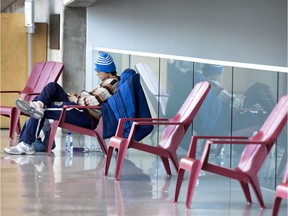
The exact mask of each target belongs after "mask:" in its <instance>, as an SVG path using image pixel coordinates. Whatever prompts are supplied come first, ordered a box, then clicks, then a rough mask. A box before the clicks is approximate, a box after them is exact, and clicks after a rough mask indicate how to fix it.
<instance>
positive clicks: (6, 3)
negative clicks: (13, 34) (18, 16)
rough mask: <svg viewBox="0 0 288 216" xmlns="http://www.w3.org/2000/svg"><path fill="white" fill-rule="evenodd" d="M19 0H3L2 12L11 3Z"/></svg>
mask: <svg viewBox="0 0 288 216" xmlns="http://www.w3.org/2000/svg"><path fill="white" fill-rule="evenodd" d="M16 1H17V0H1V12H2V11H3V10H5V9H6V8H8V7H9V6H10V5H12V4H14V2H16Z"/></svg>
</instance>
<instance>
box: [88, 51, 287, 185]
mask: <svg viewBox="0 0 288 216" xmlns="http://www.w3.org/2000/svg"><path fill="white" fill-rule="evenodd" d="M98 54H99V51H97V50H94V51H93V62H95V59H96V57H97V55H98ZM110 54H111V55H112V57H113V58H114V60H115V62H116V66H117V71H118V74H119V75H120V74H121V72H122V71H123V70H124V69H126V68H128V67H129V68H132V69H134V70H135V71H136V72H138V73H140V75H141V84H142V87H143V89H144V92H145V95H146V98H147V101H148V104H149V108H150V110H151V114H152V117H161V118H171V117H173V116H174V115H175V114H176V113H177V112H178V110H179V108H180V107H181V105H182V104H183V102H184V101H185V99H186V97H187V96H188V94H189V93H190V91H191V90H192V88H193V86H194V85H195V84H196V83H197V82H199V81H203V80H207V81H209V83H210V84H211V90H210V92H209V94H208V96H207V97H206V99H205V101H204V102H203V104H202V106H201V108H200V110H199V111H198V113H197V116H196V117H195V119H194V121H193V123H192V125H191V127H190V129H189V130H188V132H187V133H186V135H185V137H184V139H183V140H182V143H181V145H180V146H181V148H179V154H178V156H179V158H181V157H183V156H186V154H187V150H188V148H189V145H190V139H191V136H192V135H233V136H236V135H237V136H252V135H253V134H255V133H256V132H257V131H258V130H259V129H260V127H261V126H262V124H263V122H264V121H265V120H266V118H267V116H268V115H269V114H270V112H271V110H272V109H273V107H274V106H275V104H276V103H277V101H278V100H279V98H280V97H281V96H283V95H286V94H287V93H288V90H287V83H288V77H287V75H288V74H287V73H281V72H274V71H264V70H255V69H247V68H238V67H228V66H221V65H212V64H205V63H199V62H190V61H182V60H175V59H164V58H156V57H147V56H139V55H129V54H121V53H110ZM93 79H95V80H93V81H92V82H93V83H94V82H95V83H96V82H97V81H96V79H97V78H96V77H94V78H93ZM162 129H163V128H161V127H160V128H155V129H154V132H153V133H151V136H150V137H147V138H145V139H147V140H148V141H149V142H151V145H156V144H157V141H158V140H159V137H161V131H162ZM287 143H288V142H287V126H286V127H285V128H284V130H283V131H282V133H281V135H280V137H279V138H278V140H277V142H276V143H275V144H274V145H273V148H272V150H271V151H270V153H269V156H268V157H267V158H266V161H265V163H264V165H263V166H262V168H261V170H260V172H259V179H260V184H261V186H262V187H266V188H269V189H275V187H276V185H277V184H278V183H279V182H280V181H281V180H282V178H283V174H284V169H285V165H286V162H287ZM203 147H204V143H199V144H198V149H197V155H198V156H200V155H201V151H202V148H203ZM243 149H244V146H242V145H233V146H230V145H225V146H224V145H217V146H216V145H215V146H212V150H211V156H212V157H211V160H212V162H213V163H217V164H221V166H227V167H235V166H237V164H238V162H239V159H240V155H241V153H242V151H243Z"/></svg>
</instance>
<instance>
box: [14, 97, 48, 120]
mask: <svg viewBox="0 0 288 216" xmlns="http://www.w3.org/2000/svg"><path fill="white" fill-rule="evenodd" d="M16 107H17V108H18V109H19V110H21V112H23V113H25V114H26V115H29V116H32V117H33V118H35V119H41V118H43V116H44V112H45V109H44V108H42V107H40V105H39V103H37V102H36V101H33V102H30V101H25V100H23V99H21V98H18V99H17V100H16Z"/></svg>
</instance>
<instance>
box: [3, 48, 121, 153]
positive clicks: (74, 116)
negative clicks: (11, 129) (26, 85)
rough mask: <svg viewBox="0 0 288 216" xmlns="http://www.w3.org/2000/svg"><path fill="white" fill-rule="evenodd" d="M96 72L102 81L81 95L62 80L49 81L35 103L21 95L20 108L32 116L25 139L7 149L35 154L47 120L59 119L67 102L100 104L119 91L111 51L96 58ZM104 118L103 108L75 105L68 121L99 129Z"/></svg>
mask: <svg viewBox="0 0 288 216" xmlns="http://www.w3.org/2000/svg"><path fill="white" fill-rule="evenodd" d="M95 71H96V73H97V76H98V77H99V79H100V80H101V81H102V82H101V84H100V85H99V86H97V87H96V88H95V89H93V90H92V91H86V90H83V91H81V92H80V93H79V94H76V93H66V92H65V91H64V89H63V88H62V87H61V86H60V85H59V84H58V83H49V84H47V85H46V86H45V87H44V89H43V90H42V92H41V93H40V95H39V96H37V97H35V99H34V100H33V102H29V101H25V100H23V99H21V98H18V99H17V100H16V106H17V108H18V109H19V110H21V112H23V113H25V114H27V115H30V118H29V121H28V122H27V125H26V129H25V131H24V132H23V133H24V134H23V136H22V137H23V140H22V141H21V142H20V143H18V144H17V145H16V146H13V147H7V148H5V149H4V151H5V152H6V153H8V154H14V155H19V154H27V155H33V154H35V149H34V146H33V145H32V143H33V142H34V141H35V140H36V138H37V137H38V136H39V134H40V131H41V128H42V127H43V124H44V121H45V119H54V120H56V119H59V117H60V114H61V112H62V107H63V106H64V105H86V106H87V105H88V106H97V105H101V104H102V103H103V102H105V101H106V100H107V99H108V98H109V97H110V96H112V95H113V94H114V93H115V92H116V91H117V89H118V83H119V80H120V78H119V76H117V72H116V66H115V64H114V61H113V59H112V57H111V56H110V55H109V54H107V53H101V54H100V55H99V56H98V57H97V59H96V63H95ZM100 117H101V110H99V109H85V110H80V109H77V108H73V109H69V110H67V114H66V119H65V121H66V122H67V123H70V124H74V125H77V126H80V127H85V128H89V129H95V128H96V127H97V124H98V121H99V119H100Z"/></svg>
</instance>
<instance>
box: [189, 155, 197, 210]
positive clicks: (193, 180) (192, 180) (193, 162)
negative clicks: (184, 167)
mask: <svg viewBox="0 0 288 216" xmlns="http://www.w3.org/2000/svg"><path fill="white" fill-rule="evenodd" d="M190 162H191V164H190V166H191V167H190V176H189V182H188V188H187V197H186V208H190V206H191V202H192V198H193V194H194V191H195V187H196V183H197V179H198V177H199V173H200V169H201V167H200V161H198V160H195V159H192V160H191V161H190Z"/></svg>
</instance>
